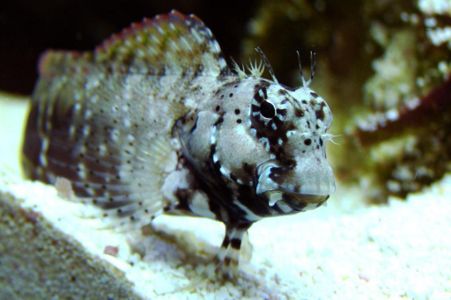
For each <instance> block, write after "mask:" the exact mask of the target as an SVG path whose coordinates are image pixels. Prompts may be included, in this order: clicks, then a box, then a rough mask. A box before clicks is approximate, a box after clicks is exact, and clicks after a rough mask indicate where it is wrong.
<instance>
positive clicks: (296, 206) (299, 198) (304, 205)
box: [263, 189, 329, 212]
mask: <svg viewBox="0 0 451 300" xmlns="http://www.w3.org/2000/svg"><path fill="white" fill-rule="evenodd" d="M263 195H264V196H265V197H266V198H267V199H268V204H269V206H271V207H273V206H275V205H276V204H277V203H278V202H279V201H281V202H283V203H284V204H286V205H288V206H289V207H290V208H291V209H292V210H294V211H296V212H299V211H304V210H308V209H312V208H316V207H319V206H321V205H322V204H323V203H324V202H326V200H327V199H328V198H329V195H318V194H301V193H298V192H293V191H289V190H284V189H281V190H272V191H266V192H264V193H263Z"/></svg>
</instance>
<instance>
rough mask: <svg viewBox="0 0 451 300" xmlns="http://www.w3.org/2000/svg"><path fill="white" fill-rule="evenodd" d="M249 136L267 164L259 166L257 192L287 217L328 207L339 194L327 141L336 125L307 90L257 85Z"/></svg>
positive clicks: (319, 99)
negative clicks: (263, 151)
mask: <svg viewBox="0 0 451 300" xmlns="http://www.w3.org/2000/svg"><path fill="white" fill-rule="evenodd" d="M249 111H250V120H251V122H250V125H251V132H252V134H253V135H254V136H255V139H256V141H257V142H258V143H263V144H264V147H265V148H266V150H267V152H268V153H270V156H269V159H263V160H262V161H259V162H258V163H257V167H256V175H255V180H254V184H255V193H256V194H257V195H258V196H261V197H263V198H265V199H267V200H268V201H269V206H274V205H278V206H279V209H281V210H282V211H287V212H297V211H303V210H306V209H310V208H315V207H318V206H320V205H321V204H322V203H324V202H325V201H326V200H327V198H328V197H329V195H330V194H331V193H333V192H334V190H335V178H334V175H333V172H332V168H331V166H330V164H329V162H328V160H327V156H326V150H325V142H326V141H327V140H329V139H330V137H331V135H330V134H328V133H327V130H328V129H329V127H330V125H331V123H332V112H331V110H330V108H329V106H328V104H327V103H326V101H325V100H324V99H323V98H322V97H321V96H319V95H318V94H317V93H316V92H314V91H313V90H311V89H310V88H309V87H308V86H305V85H304V86H302V87H300V88H298V89H296V90H292V89H289V88H286V87H284V86H282V85H280V84H278V83H275V82H272V83H270V84H262V85H260V86H256V88H255V93H254V96H253V99H252V101H251V106H250V110H249Z"/></svg>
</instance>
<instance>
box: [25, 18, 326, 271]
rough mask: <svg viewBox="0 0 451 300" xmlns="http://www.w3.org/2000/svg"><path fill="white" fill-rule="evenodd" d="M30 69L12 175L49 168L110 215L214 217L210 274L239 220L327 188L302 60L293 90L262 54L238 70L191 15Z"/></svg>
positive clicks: (307, 203)
mask: <svg viewBox="0 0 451 300" xmlns="http://www.w3.org/2000/svg"><path fill="white" fill-rule="evenodd" d="M258 51H259V52H261V50H260V49H258ZM261 54H262V53H261ZM299 61H300V60H299ZM265 68H266V69H268V68H269V72H270V74H271V78H264V77H263V72H264V69H265ZM38 69H39V78H38V80H37V83H36V85H35V88H34V91H33V94H32V100H31V108H30V111H29V116H28V119H27V125H26V129H25V138H24V142H23V150H22V166H23V170H24V173H25V174H26V176H27V177H28V178H30V179H33V180H39V181H43V182H46V183H50V184H57V185H58V182H59V183H61V181H60V180H61V179H63V180H64V182H63V183H69V184H70V186H69V190H71V191H72V190H73V193H74V194H75V196H76V197H77V198H79V199H83V200H84V201H85V202H87V203H90V204H89V205H94V206H97V207H100V208H101V211H103V212H104V214H103V216H102V217H104V218H108V219H111V220H114V222H117V224H133V223H137V224H151V222H152V221H153V220H154V218H155V217H157V216H159V215H162V214H168V215H180V216H196V217H204V218H210V219H213V220H217V221H220V222H222V223H223V224H224V225H225V237H224V239H223V242H222V245H221V247H220V249H219V251H218V254H217V256H216V259H217V260H218V262H219V265H220V266H221V270H223V272H224V274H227V275H230V276H233V274H235V273H236V272H237V270H238V269H239V267H238V263H239V258H240V248H241V245H242V239H243V235H244V234H245V233H246V232H247V231H248V229H249V228H250V226H251V225H252V224H253V223H255V222H257V221H259V220H261V219H263V218H267V217H274V216H282V215H290V214H295V213H298V212H302V211H305V210H308V209H313V208H316V207H319V206H321V205H322V204H323V203H324V202H325V201H326V200H327V199H328V198H329V196H330V195H331V194H332V193H333V192H334V190H335V178H334V175H333V171H332V167H331V165H330V164H329V162H328V159H327V156H326V148H325V143H326V142H327V141H328V140H329V139H330V137H331V135H330V134H329V133H327V131H328V129H329V127H330V126H331V123H332V119H333V117H332V112H331V110H330V108H329V106H328V104H327V103H326V101H325V100H324V99H323V98H322V97H321V96H319V95H318V94H317V93H316V92H315V91H313V90H312V89H311V88H310V87H309V86H310V81H311V79H313V72H312V76H311V78H310V79H309V80H306V79H305V78H304V77H303V74H302V70H301V78H302V85H301V86H300V87H299V88H296V89H294V88H289V87H287V86H285V85H283V84H280V83H279V82H278V80H277V78H276V77H275V76H274V72H273V71H272V68H271V66H270V64H269V62H268V60H267V58H266V57H265V56H264V54H262V61H261V62H260V63H255V64H253V65H251V66H250V67H249V68H247V69H246V68H241V67H239V66H238V65H237V64H236V63H234V64H230V63H227V62H226V60H225V58H224V56H223V54H222V51H221V48H220V46H219V44H218V42H217V41H216V39H215V37H214V36H213V33H212V32H211V31H210V29H209V28H208V27H207V26H206V25H204V23H203V22H202V21H201V20H200V19H199V18H198V17H196V16H195V15H184V14H182V13H180V12H177V11H171V12H170V13H168V14H164V15H158V16H156V17H154V18H153V19H144V20H143V21H142V22H139V23H134V24H132V25H131V26H130V27H128V28H126V29H124V30H123V31H122V32H121V33H119V34H116V35H113V36H112V37H110V38H108V39H107V40H105V41H104V42H103V43H101V44H100V45H99V46H98V47H96V48H95V49H94V50H93V51H84V52H74V51H60V50H48V51H46V52H45V53H44V54H43V55H42V56H41V58H40V60H39V63H38ZM62 186H66V185H65V184H63V185H62ZM66 189H67V186H66ZM231 274H232V275H231Z"/></svg>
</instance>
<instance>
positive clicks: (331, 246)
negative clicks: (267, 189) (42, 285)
mask: <svg viewBox="0 0 451 300" xmlns="http://www.w3.org/2000/svg"><path fill="white" fill-rule="evenodd" d="M25 107H26V106H25V105H24V104H23V103H17V102H11V101H7V99H5V97H3V99H2V97H0V134H1V135H0V136H1V137H2V139H1V140H0V192H3V193H8V194H11V195H14V196H15V197H17V198H18V199H22V200H20V201H21V202H20V201H19V200H17V201H19V202H20V206H21V207H22V208H24V209H29V210H32V211H34V212H38V213H39V214H42V216H43V218H44V219H45V220H47V221H48V222H49V223H50V224H51V225H52V226H54V228H56V230H59V231H60V232H61V233H62V237H61V238H64V237H65V236H66V235H67V236H71V237H72V239H73V240H74V241H77V243H80V244H77V245H81V246H79V247H83V249H84V251H86V256H87V257H88V258H89V257H95V258H96V259H97V260H99V261H102V262H103V263H104V262H106V263H107V265H111V266H112V268H113V269H114V270H116V271H115V272H117V277H116V280H117V281H120V282H122V281H124V282H128V281H129V282H131V285H132V286H133V287H132V288H133V289H134V292H132V293H133V294H134V297H135V296H136V297H138V298H142V299H199V298H201V299H203V298H205V299H238V298H241V299H451V197H450V195H451V176H448V177H447V178H445V179H444V180H443V181H442V182H441V183H438V184H436V185H434V186H433V187H431V188H429V189H427V190H426V191H424V192H423V193H422V194H418V195H412V196H411V197H409V199H408V200H407V201H405V202H400V201H396V200H392V201H390V204H389V205H387V206H377V207H365V206H363V205H355V203H358V200H359V196H358V191H354V192H351V191H344V190H341V191H340V190H339V192H338V193H337V194H336V195H335V196H334V197H332V198H331V200H330V203H329V205H328V206H326V207H324V208H320V209H317V210H315V211H312V212H307V213H303V214H300V215H297V216H292V217H280V218H274V219H268V220H265V221H262V222H260V223H257V224H255V225H254V226H253V227H252V228H251V230H250V242H251V244H252V246H253V251H252V253H253V254H252V258H251V259H250V261H248V262H245V263H244V264H243V265H242V268H241V270H242V271H241V274H240V277H239V278H238V279H237V282H222V281H217V280H211V279H208V278H209V277H208V275H206V274H207V273H208V272H209V271H211V270H213V269H214V265H212V264H211V263H209V261H211V258H212V256H213V255H214V252H215V249H217V247H218V246H219V244H220V242H221V239H222V236H223V227H222V225H220V224H218V223H216V222H213V221H210V220H204V219H193V218H178V217H162V218H159V219H158V220H157V222H156V223H157V227H158V228H159V229H161V230H162V231H163V232H164V233H165V234H164V235H158V236H155V235H151V236H147V237H142V236H140V235H139V234H137V233H117V232H115V231H114V230H112V229H105V228H104V227H105V226H104V225H102V224H100V222H99V221H98V220H97V219H95V218H90V217H89V216H90V215H92V214H93V212H95V210H94V209H91V208H86V206H83V205H81V204H78V203H70V202H68V201H66V200H62V199H60V198H58V197H57V195H56V191H55V189H54V188H53V187H50V186H46V185H44V184H41V183H31V182H29V181H24V180H23V179H21V178H20V176H19V163H18V153H19V146H20V139H21V133H20V132H21V130H22V121H23V119H24V115H25ZM2 200H3V199H0V201H2ZM356 200H357V201H356ZM19 202H18V203H19ZM344 207H346V209H344ZM0 213H2V212H1V211H0ZM174 240H177V241H178V242H177V243H174ZM30 243H33V241H30ZM57 246H58V245H56V246H55V247H57ZM107 246H112V247H113V248H111V247H109V248H108V250H107V252H108V251H111V250H114V249H115V247H117V249H118V254H117V256H112V255H108V254H105V253H104V252H105V247H107ZM0 249H1V248H0ZM80 251H81V249H80ZM113 252H114V251H113ZM16 254H17V253H16ZM1 255H2V256H3V258H0V261H1V260H3V259H8V255H11V253H1ZM69 255H70V253H69ZM88 258H87V259H88ZM187 261H189V262H191V263H192V264H190V263H187ZM130 262H133V265H132V264H130ZM94 263H97V262H96V261H95V260H94ZM2 268H4V264H0V274H2V271H1V269H2ZM67 272H71V270H67ZM113 273H114V272H113ZM114 274H116V273H114ZM121 274H123V275H124V276H122V275H121ZM95 275H96V274H94V277H95ZM11 276H13V275H11ZM18 280H19V279H18ZM1 284H2V281H1V275H0V289H2V286H1ZM29 284H30V286H32V285H33V282H30V283H29ZM86 288H87V289H89V288H90V287H89V285H87V286H86ZM106 288H108V287H106ZM66 292H67V291H63V290H62V291H60V293H61V294H59V296H61V297H64V296H67V294H65V293H66ZM53 293H54V292H53ZM0 295H1V293H0ZM52 295H55V294H52ZM52 295H49V296H52ZM130 297H132V296H130Z"/></svg>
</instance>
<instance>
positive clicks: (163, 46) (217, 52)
mask: <svg viewBox="0 0 451 300" xmlns="http://www.w3.org/2000/svg"><path fill="white" fill-rule="evenodd" d="M94 55H95V62H96V63H97V64H103V65H106V66H107V67H108V69H110V70H112V71H113V72H114V71H116V72H124V71H125V72H130V73H139V74H150V75H163V74H179V73H181V72H188V71H192V72H196V73H199V72H200V73H204V74H212V75H217V74H220V73H221V72H224V71H225V70H227V65H226V62H225V60H224V58H223V57H222V53H221V49H220V47H219V44H218V42H217V41H216V40H215V38H214V37H213V34H212V33H211V31H210V30H209V29H208V28H207V27H206V26H205V25H204V23H203V22H202V21H201V20H199V19H198V18H197V17H196V16H194V15H190V16H185V15H182V14H181V13H179V12H177V11H172V12H171V13H169V14H167V15H159V16H156V17H155V18H154V19H152V20H149V19H144V20H143V21H142V22H141V23H135V24H132V25H131V26H130V27H129V28H126V29H124V30H123V31H122V32H121V33H120V34H117V35H113V36H112V37H110V38H109V39H107V40H106V41H105V42H103V43H102V44H101V45H100V46H99V47H97V48H96V51H95V54H94Z"/></svg>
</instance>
